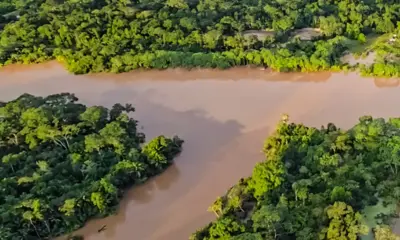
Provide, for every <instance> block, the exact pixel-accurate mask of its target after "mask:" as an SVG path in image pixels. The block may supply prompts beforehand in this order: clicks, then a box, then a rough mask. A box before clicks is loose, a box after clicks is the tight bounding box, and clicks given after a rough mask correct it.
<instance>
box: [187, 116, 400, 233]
mask: <svg viewBox="0 0 400 240" xmlns="http://www.w3.org/2000/svg"><path fill="white" fill-rule="evenodd" d="M264 152H265V156H266V160H265V161H263V162H260V163H258V164H257V165H256V166H255V168H254V170H253V173H252V175H251V176H250V177H249V178H245V179H241V180H240V181H239V183H237V184H236V185H234V186H233V187H232V188H231V189H229V190H228V192H227V193H226V194H225V195H224V196H222V197H218V198H217V200H216V201H215V202H214V204H213V205H212V206H211V207H210V208H209V210H210V211H212V212H214V213H215V214H216V216H217V220H215V221H214V222H212V223H210V224H209V225H207V226H206V227H205V228H203V229H201V230H199V231H197V232H196V233H194V234H193V235H192V237H191V239H194V240H200V239H201V240H206V239H207V240H211V239H220V240H221V239H230V240H266V239H267V240H269V239H271V240H272V239H282V240H283V239H301V240H316V239H321V240H322V239H335V240H357V239H360V237H361V236H366V235H367V234H369V235H368V236H369V238H366V239H373V238H375V239H377V240H398V239H400V236H396V235H395V234H394V233H393V232H392V231H391V228H390V227H389V225H390V220H391V218H392V217H395V216H397V213H396V205H397V204H398V202H399V200H400V118H391V119H389V120H388V121H385V120H384V119H380V118H379V119H373V118H372V117H370V116H365V117H361V118H360V121H359V123H358V124H356V125H355V126H354V127H352V128H351V129H349V130H342V129H339V128H337V127H336V126H335V125H333V124H328V125H327V127H322V128H320V129H317V128H313V127H307V126H305V125H303V124H295V123H291V122H289V121H288V118H287V117H285V118H284V119H282V121H281V122H280V123H279V124H278V127H277V129H276V132H275V133H274V134H273V135H272V136H271V137H269V138H268V139H267V140H266V142H265V145H264ZM376 209H378V210H376ZM388 209H390V210H388Z"/></svg>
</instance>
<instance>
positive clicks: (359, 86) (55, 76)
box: [0, 62, 400, 240]
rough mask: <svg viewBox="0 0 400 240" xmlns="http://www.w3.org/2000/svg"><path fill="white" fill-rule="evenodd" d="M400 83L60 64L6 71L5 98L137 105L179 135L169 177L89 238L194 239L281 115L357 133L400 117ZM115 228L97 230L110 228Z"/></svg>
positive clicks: (130, 195) (94, 224)
mask: <svg viewBox="0 0 400 240" xmlns="http://www.w3.org/2000/svg"><path fill="white" fill-rule="evenodd" d="M398 85H399V81H397V80H379V79H375V80H374V79H363V78H360V77H359V76H357V75H356V74H354V73H351V74H348V75H345V74H342V73H318V74H301V73H296V74H277V73H268V72H266V71H260V70H258V69H249V68H237V69H232V70H226V71H217V70H193V71H184V70H167V71H137V72H132V73H126V74H119V75H113V74H99V75H85V76H74V75H70V74H68V73H67V72H66V71H65V70H64V69H63V67H62V66H60V65H58V64H57V63H54V62H52V63H46V64H40V65H33V66H10V67H6V68H3V69H1V70H0V100H3V101H4V100H10V99H13V98H15V97H17V96H19V95H20V94H22V93H25V92H27V93H30V94H34V95H48V94H53V93H59V92H72V93H75V94H76V96H77V97H79V98H80V100H81V102H83V103H85V104H89V105H104V106H107V107H111V106H112V105H113V104H114V103H116V102H120V103H132V104H133V105H134V106H135V107H136V110H137V112H136V113H135V114H134V118H135V119H137V120H139V121H140V126H141V127H142V128H143V129H142V131H143V132H144V133H145V134H146V136H148V138H152V137H154V136H156V135H160V134H165V135H173V134H177V135H179V136H180V137H182V138H183V139H184V140H185V144H184V148H183V152H182V154H181V155H180V156H179V158H177V159H176V161H175V164H174V165H173V166H171V167H170V168H169V169H167V171H166V172H164V173H163V174H161V175H159V176H158V177H155V178H153V179H151V180H150V181H149V182H147V183H146V184H144V185H141V186H137V187H134V188H132V189H131V190H129V191H128V192H127V193H126V196H125V198H124V199H123V201H122V203H121V206H120V208H119V211H118V214H116V215H114V216H110V217H107V218H104V219H100V220H92V221H90V222H89V223H88V224H87V225H86V226H85V227H84V228H82V229H80V230H79V231H78V233H79V234H83V235H84V236H85V240H86V239H88V240H105V239H107V240H113V239H116V240H184V239H188V236H189V235H190V233H192V232H193V231H195V230H196V229H197V228H199V227H201V226H203V225H204V224H206V223H207V222H208V221H210V220H213V215H212V214H211V213H208V212H207V211H206V210H207V207H208V206H209V205H210V204H211V203H212V202H213V201H214V200H215V198H216V197H217V196H218V195H221V194H223V193H224V192H225V191H226V190H227V189H228V188H229V187H230V186H231V185H233V184H234V183H236V182H237V181H238V180H239V179H240V178H241V177H244V176H247V175H249V174H250V173H251V170H252V168H253V166H254V164H255V163H256V162H257V161H261V160H262V159H263V156H262V154H261V153H260V150H261V148H262V145H263V141H264V139H265V138H266V137H267V136H268V134H269V133H270V132H271V131H273V130H274V127H275V124H276V123H277V121H278V120H279V118H280V116H281V114H283V113H287V114H289V115H290V118H291V120H293V121H297V122H303V123H305V124H309V125H313V126H317V127H318V126H320V125H321V124H326V123H328V122H333V123H335V124H336V125H338V126H340V127H343V128H347V127H350V126H351V125H352V124H354V123H356V122H357V119H358V117H359V116H361V115H365V114H368V115H373V116H376V117H378V116H379V117H391V116H400V107H399V106H397V103H398V102H400V88H399V87H398ZM104 224H106V225H107V230H106V231H104V232H102V233H97V229H99V228H100V227H101V226H102V225H104Z"/></svg>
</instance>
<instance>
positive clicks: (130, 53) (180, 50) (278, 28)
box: [0, 0, 400, 76]
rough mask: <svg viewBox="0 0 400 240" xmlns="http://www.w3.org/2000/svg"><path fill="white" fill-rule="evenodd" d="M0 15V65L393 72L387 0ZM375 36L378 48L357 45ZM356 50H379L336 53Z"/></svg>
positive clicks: (142, 1)
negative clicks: (371, 56) (351, 56)
mask: <svg viewBox="0 0 400 240" xmlns="http://www.w3.org/2000/svg"><path fill="white" fill-rule="evenodd" d="M0 14H1V16H0V28H1V29H2V30H0V31H1V32H0V65H7V64H12V63H38V62H43V61H47V60H51V59H57V60H59V61H61V62H63V63H64V64H65V66H66V68H67V69H68V70H69V71H70V72H72V73H75V74H84V73H89V72H103V71H110V72H125V71H130V70H132V69H137V68H157V69H165V68H170V67H172V68H173V67H185V68H193V67H206V68H228V67H232V66H237V65H258V66H264V67H268V68H271V69H273V70H276V71H321V70H346V69H358V70H360V71H361V72H362V73H363V74H365V75H375V76H399V74H400V63H399V62H400V40H399V36H400V25H399V23H398V22H399V21H400V3H399V1H397V0H386V1H383V0H368V1H366V0H323V1H322V0H290V1H281V0H190V1H189V0H81V1H76V0H1V1H0ZM376 36H381V37H383V38H380V39H381V40H382V39H383V41H380V42H379V43H380V44H378V45H376V47H377V48H379V49H375V47H371V48H369V47H367V46H370V45H372V42H373V41H372V39H376ZM381 43H383V44H384V45H385V46H382V44H381ZM363 44H364V45H363ZM372 46H374V45H372ZM360 48H361V49H364V50H361V52H363V53H365V54H367V53H368V52H369V51H378V52H380V53H381V54H380V55H381V56H382V57H379V58H377V59H376V61H375V63H373V64H370V65H355V66H349V64H346V63H345V62H343V61H341V57H342V56H343V55H345V54H347V53H352V52H353V51H355V49H360ZM367 49H368V50H367Z"/></svg>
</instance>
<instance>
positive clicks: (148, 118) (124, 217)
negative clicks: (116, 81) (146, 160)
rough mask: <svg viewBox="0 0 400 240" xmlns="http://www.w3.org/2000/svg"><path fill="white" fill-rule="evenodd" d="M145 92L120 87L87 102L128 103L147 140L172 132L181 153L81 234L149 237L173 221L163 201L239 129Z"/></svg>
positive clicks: (197, 174) (186, 185) (191, 180)
mask: <svg viewBox="0 0 400 240" xmlns="http://www.w3.org/2000/svg"><path fill="white" fill-rule="evenodd" d="M153 94H157V93H153ZM151 96H152V94H145V93H140V92H137V91H135V90H133V89H129V87H128V86H123V87H121V88H116V89H114V90H110V91H106V92H103V93H102V94H101V96H100V101H99V102H89V104H91V105H94V104H97V105H104V106H107V107H110V105H112V104H113V103H116V102H119V103H122V104H124V103H131V104H133V106H134V107H135V108H136V112H135V113H134V114H133V117H134V118H135V119H137V120H139V126H143V131H144V133H145V134H146V139H147V140H150V139H151V138H153V137H155V136H157V135H161V134H163V135H166V136H172V135H175V134H176V135H178V136H179V137H181V138H182V139H183V140H184V141H185V142H184V145H183V151H182V153H181V154H180V155H179V156H178V157H177V158H176V159H175V161H174V164H173V165H171V166H170V167H169V168H168V169H167V170H166V171H165V172H163V173H161V174H160V175H158V176H155V177H153V178H151V179H149V180H148V181H147V182H145V183H144V184H142V185H139V186H135V187H133V188H132V189H131V190H129V191H127V192H126V194H125V197H124V198H123V200H122V201H121V204H120V207H119V210H118V213H117V214H116V215H114V216H110V217H107V218H105V219H101V220H95V221H91V222H89V223H88V224H87V226H86V227H85V228H86V230H85V228H84V229H81V232H83V233H84V234H85V239H89V240H90V239H96V240H97V239H98V240H100V239H151V236H152V235H153V233H154V232H156V231H157V229H158V228H163V227H165V225H166V224H167V221H174V217H173V216H170V215H169V213H168V206H170V205H173V204H174V202H175V201H176V200H177V199H179V198H180V196H184V195H185V194H187V193H188V192H189V191H190V190H191V188H192V186H193V185H196V184H197V183H198V181H201V179H202V178H204V177H205V175H206V171H207V169H209V168H210V167H211V166H210V164H213V161H214V162H215V161H218V159H215V158H213V157H212V156H213V155H214V154H215V153H216V152H218V151H220V150H221V149H223V147H224V146H225V145H227V144H229V143H230V142H231V141H232V139H235V138H236V137H238V136H239V135H240V134H241V129H242V128H243V126H242V125H241V124H239V123H238V122H237V121H233V120H230V121H226V122H222V121H218V120H217V119H215V118H213V117H212V116H208V115H207V112H206V110H203V109H189V110H185V111H177V110H174V109H172V108H170V107H168V106H164V105H161V104H158V103H154V102H152V101H151ZM78 97H79V96H78ZM183 101H184V99H183ZM171 107H173V106H171ZM185 205H187V206H190V203H187V204H186V203H185ZM166 218H167V219H168V220H167V219H166ZM93 224H96V225H98V227H99V228H100V227H101V224H107V230H106V231H104V232H103V233H100V234H98V233H97V232H94V229H96V228H94V227H93Z"/></svg>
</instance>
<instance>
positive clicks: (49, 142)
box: [0, 93, 183, 240]
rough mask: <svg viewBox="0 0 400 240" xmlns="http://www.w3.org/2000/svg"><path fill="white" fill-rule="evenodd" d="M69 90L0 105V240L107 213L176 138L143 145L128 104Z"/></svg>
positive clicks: (158, 164)
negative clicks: (95, 100)
mask: <svg viewBox="0 0 400 240" xmlns="http://www.w3.org/2000/svg"><path fill="white" fill-rule="evenodd" d="M77 100H78V99H77V98H76V97H75V96H74V95H72V94H69V93H62V94H56V95H50V96H48V97H35V96H32V95H28V94H24V95H21V96H20V97H18V98H17V99H15V100H12V101H9V102H3V103H1V104H0V159H1V161H0V239H7V240H13V239H15V240H17V239H18V240H19V239H49V238H50V239H51V237H52V236H53V237H54V236H57V235H60V234H63V233H66V232H70V231H72V230H75V229H77V228H78V227H81V226H82V225H83V224H84V223H85V221H87V220H88V219H89V218H91V217H94V216H105V215H107V214H110V213H112V212H114V210H115V207H116V206H117V205H118V202H119V200H120V198H121V197H122V195H123V192H124V191H123V189H125V188H126V187H128V186H131V185H132V184H139V183H142V182H144V181H145V180H146V179H148V178H149V177H151V176H153V175H155V174H158V173H160V172H161V171H163V170H164V169H165V168H166V167H167V166H168V165H170V164H171V162H172V160H173V158H174V157H175V156H176V155H177V154H178V153H179V152H180V150H181V145H182V142H183V141H182V140H180V139H179V138H178V137H174V138H172V139H169V138H166V137H164V136H159V137H156V138H154V139H152V140H150V141H148V142H147V143H144V142H145V136H144V134H142V133H140V132H138V131H137V121H136V120H134V119H132V118H130V117H129V116H128V114H129V113H132V112H133V111H134V108H133V107H132V106H131V105H130V104H126V105H121V104H115V105H114V106H113V107H112V108H111V109H107V108H104V107H101V106H92V107H86V106H85V105H82V104H79V103H77Z"/></svg>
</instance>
